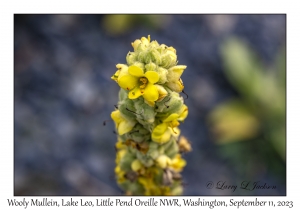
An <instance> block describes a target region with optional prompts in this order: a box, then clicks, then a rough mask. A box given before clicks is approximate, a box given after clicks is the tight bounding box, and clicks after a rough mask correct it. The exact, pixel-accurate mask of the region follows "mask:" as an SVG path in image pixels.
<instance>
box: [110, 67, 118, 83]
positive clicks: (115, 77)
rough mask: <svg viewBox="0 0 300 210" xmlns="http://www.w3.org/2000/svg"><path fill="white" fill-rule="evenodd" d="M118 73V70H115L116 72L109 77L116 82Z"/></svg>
mask: <svg viewBox="0 0 300 210" xmlns="http://www.w3.org/2000/svg"><path fill="white" fill-rule="evenodd" d="M119 74H120V70H117V71H116V73H115V74H114V75H112V77H111V79H112V80H115V81H116V82H118V77H119Z"/></svg>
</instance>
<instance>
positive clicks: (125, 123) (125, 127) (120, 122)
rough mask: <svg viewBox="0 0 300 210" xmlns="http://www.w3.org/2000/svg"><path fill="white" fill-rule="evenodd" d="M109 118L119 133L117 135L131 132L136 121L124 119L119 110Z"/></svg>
mask: <svg viewBox="0 0 300 210" xmlns="http://www.w3.org/2000/svg"><path fill="white" fill-rule="evenodd" d="M111 118H112V119H113V120H114V122H115V123H116V128H117V131H118V133H119V135H123V134H125V133H128V132H129V131H131V130H132V128H133V127H134V126H135V124H136V121H132V120H127V119H125V118H124V117H123V116H122V115H121V112H120V111H119V110H116V111H113V112H112V113H111Z"/></svg>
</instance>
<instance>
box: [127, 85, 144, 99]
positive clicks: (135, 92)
mask: <svg viewBox="0 0 300 210" xmlns="http://www.w3.org/2000/svg"><path fill="white" fill-rule="evenodd" d="M141 95H142V93H141V89H140V88H139V87H135V88H134V89H133V90H132V91H130V92H129V93H128V98H129V99H136V98H138V97H140V96H141Z"/></svg>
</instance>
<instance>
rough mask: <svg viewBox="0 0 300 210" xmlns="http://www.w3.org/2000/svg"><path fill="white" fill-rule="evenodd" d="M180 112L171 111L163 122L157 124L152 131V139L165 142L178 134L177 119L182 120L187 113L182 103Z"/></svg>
mask: <svg viewBox="0 0 300 210" xmlns="http://www.w3.org/2000/svg"><path fill="white" fill-rule="evenodd" d="M179 113H180V114H177V113H173V114H171V115H169V116H168V117H167V118H166V119H164V120H163V122H162V123H161V124H159V125H157V126H156V127H155V128H154V129H153V132H152V135H151V137H152V140H153V141H155V142H157V143H161V144H162V143H165V142H167V141H169V140H170V138H171V136H172V135H173V136H178V135H179V132H180V130H179V129H178V128H177V126H179V124H180V123H179V122H178V121H183V120H184V119H185V118H186V117H187V115H188V108H187V106H186V105H183V106H182V108H181V109H180V112H179Z"/></svg>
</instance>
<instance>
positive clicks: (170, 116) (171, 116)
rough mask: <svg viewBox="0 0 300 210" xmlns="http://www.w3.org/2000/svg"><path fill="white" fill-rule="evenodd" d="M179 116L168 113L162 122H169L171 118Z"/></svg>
mask: <svg viewBox="0 0 300 210" xmlns="http://www.w3.org/2000/svg"><path fill="white" fill-rule="evenodd" d="M178 117H179V114H176V113H173V114H170V115H169V117H167V118H166V119H164V120H163V122H171V121H172V120H175V119H177V118H178Z"/></svg>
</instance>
